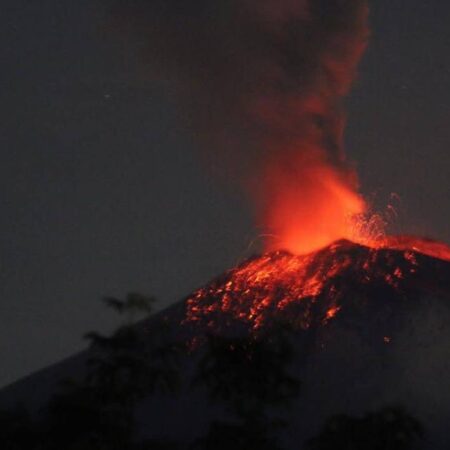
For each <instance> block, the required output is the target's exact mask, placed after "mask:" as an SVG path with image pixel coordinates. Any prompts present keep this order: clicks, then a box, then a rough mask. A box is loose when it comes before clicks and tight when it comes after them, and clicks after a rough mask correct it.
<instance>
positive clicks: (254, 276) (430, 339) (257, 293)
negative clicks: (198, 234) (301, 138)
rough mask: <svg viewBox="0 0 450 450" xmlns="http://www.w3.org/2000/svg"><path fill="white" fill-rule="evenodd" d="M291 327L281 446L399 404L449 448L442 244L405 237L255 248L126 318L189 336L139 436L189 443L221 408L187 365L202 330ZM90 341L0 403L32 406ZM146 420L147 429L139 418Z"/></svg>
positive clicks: (72, 370)
mask: <svg viewBox="0 0 450 450" xmlns="http://www.w3.org/2000/svg"><path fill="white" fill-rule="evenodd" d="M274 322H284V323H288V324H289V330H290V333H291V338H292V341H293V342H294V348H295V360H294V363H293V366H292V370H293V373H295V376H296V377H298V379H299V380H300V381H301V394H300V396H299V399H298V401H296V403H295V405H294V407H293V409H292V410H291V411H290V412H289V419H288V422H289V423H290V425H291V427H290V428H289V430H288V431H287V434H286V435H285V436H284V439H285V442H286V448H301V447H299V445H301V444H300V443H301V442H304V441H305V439H307V438H309V437H311V436H312V435H314V434H315V433H316V432H317V430H318V429H319V428H320V426H321V425H322V424H323V422H324V420H325V419H326V418H327V417H329V416H330V415H332V414H338V413H347V414H354V415H358V414H363V413H365V412H367V411H370V410H373V409H376V408H380V407H383V406H386V405H392V404H400V405H402V406H403V407H405V408H407V409H408V410H409V411H411V413H412V414H413V415H414V416H415V417H417V418H418V419H419V420H420V421H421V422H422V423H423V424H424V427H425V429H426V430H427V434H426V436H427V437H426V442H425V443H424V445H425V447H424V448H430V449H448V448H450V437H449V436H450V435H449V433H448V431H447V428H448V423H450V390H449V389H448V380H449V379H450V345H449V344H450V327H449V325H448V324H449V323H450V248H449V247H447V246H446V245H445V244H441V243H437V242H433V241H429V240H425V239H417V238H413V237H402V238H389V239H388V240H385V242H384V243H383V244H382V245H381V244H380V245H379V246H378V247H376V248H375V247H368V246H364V245H359V244H355V243H353V242H349V241H345V240H342V241H337V242H335V243H333V244H332V245H330V246H328V247H326V248H324V249H322V250H319V251H316V252H313V253H311V254H308V255H300V256H299V255H292V254H290V253H288V252H285V251H275V252H269V253H266V254H263V255H260V256H254V257H252V258H249V259H248V260H246V261H244V262H243V263H241V264H240V265H238V266H237V267H235V268H233V269H231V270H229V271H227V272H226V273H224V274H222V275H220V276H219V277H217V278H216V279H214V280H212V281H211V282H210V283H209V284H207V285H205V286H204V287H202V288H200V289H198V290H196V291H195V292H193V293H192V294H191V295H189V296H188V297H186V298H185V299H184V300H182V301H181V302H179V303H178V304H176V305H174V306H172V307H170V308H168V309H167V310H165V311H162V312H160V313H158V314H156V315H154V316H152V317H151V318H150V319H148V320H147V321H145V322H142V323H139V324H137V325H136V326H137V327H139V329H140V330H142V333H144V334H145V333H150V331H149V330H151V329H152V328H154V327H155V325H157V324H160V323H164V324H166V325H167V326H168V329H169V330H170V335H171V337H172V338H173V337H177V339H181V340H183V341H184V342H187V343H188V344H189V346H188V347H189V349H190V350H189V352H188V353H187V354H186V355H185V356H184V357H183V361H182V364H181V373H182V379H183V381H184V383H183V384H184V388H183V389H182V392H181V393H180V394H179V396H177V397H176V398H169V397H166V396H164V395H159V394H158V395H156V396H154V397H152V398H148V399H146V400H144V401H143V402H142V404H141V406H140V407H139V408H138V411H137V415H138V417H139V423H140V424H141V425H140V427H141V429H140V430H139V432H140V433H143V434H144V435H145V434H149V435H151V436H157V437H167V436H172V437H173V436H176V437H177V439H180V440H181V441H183V442H190V441H192V440H193V439H195V438H196V437H198V436H200V435H201V434H202V432H204V430H205V429H207V425H208V423H209V421H210V418H211V417H214V416H217V414H219V415H220V411H219V412H218V411H216V409H215V408H214V407H212V406H211V404H210V402H209V401H208V395H207V393H206V392H205V390H204V389H203V390H202V389H201V388H192V387H191V384H190V379H191V378H192V373H193V370H194V369H193V367H194V366H195V361H197V360H198V355H199V354H201V353H202V351H203V350H202V349H203V342H204V339H205V337H206V336H207V335H209V334H211V333H213V334H215V335H219V336H229V335H247V336H248V335H254V336H258V335H260V334H262V333H264V330H265V329H267V328H268V327H269V326H270V325H271V324H273V323H274ZM91 351H92V350H89V349H88V350H86V351H85V352H83V353H81V354H78V355H76V356H73V357H71V358H69V359H68V360H66V361H64V362H62V363H60V364H57V365H54V366H51V367H49V368H47V369H44V370H43V371H41V372H38V373H36V374H34V375H31V376H30V377H27V378H25V379H24V380H21V381H18V382H16V383H15V384H13V385H11V386H9V387H7V388H5V389H3V391H0V405H1V406H5V405H11V404H13V403H24V404H25V405H27V406H29V407H30V408H32V409H33V410H35V411H37V410H38V408H39V406H40V405H42V404H43V403H44V402H45V401H46V399H47V398H48V397H49V396H50V394H51V393H52V391H54V390H55V388H56V385H57V380H59V379H62V378H64V377H67V376H74V377H79V376H80V374H81V373H83V371H84V364H85V361H86V360H87V359H88V358H89V354H90V352H91ZM148 418H151V423H152V431H149V430H148V429H147V428H146V426H145V423H146V419H148Z"/></svg>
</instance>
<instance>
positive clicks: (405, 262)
mask: <svg viewBox="0 0 450 450" xmlns="http://www.w3.org/2000/svg"><path fill="white" fill-rule="evenodd" d="M442 245H443V246H445V244H442ZM447 251H449V252H450V248H449V247H447ZM423 258H424V256H423V255H421V254H420V253H418V252H415V251H411V250H397V249H388V248H382V249H375V248H370V247H367V246H361V245H358V244H354V243H352V242H349V241H339V242H336V243H334V244H332V245H331V246H328V247H326V248H324V249H322V250H320V251H318V252H314V253H311V254H309V255H292V254H290V253H288V252H283V251H276V252H271V253H266V254H264V255H262V256H260V257H257V258H253V259H250V260H248V261H247V262H244V263H243V264H242V265H240V266H238V267H236V268H234V269H232V270H230V271H229V272H228V273H226V274H225V275H224V276H222V277H220V278H218V279H217V280H215V281H213V282H212V283H211V284H209V285H208V286H206V287H204V288H202V289H199V290H198V291H196V292H195V293H194V294H193V295H192V296H191V297H190V298H188V299H187V301H186V322H190V323H202V324H204V325H206V326H207V327H211V328H213V329H214V330H216V331H217V330H218V329H220V328H221V327H224V326H225V327H226V326H227V324H229V323H235V322H236V321H238V322H241V323H242V324H244V325H245V326H248V327H250V329H252V330H254V331H257V330H259V329H260V328H261V327H264V325H265V324H266V323H267V322H268V321H270V320H272V318H273V316H274V314H276V317H278V318H281V319H283V318H285V319H286V320H287V321H288V322H290V323H291V324H293V325H295V326H296V327H299V328H303V329H306V328H309V327H311V326H312V325H314V324H317V325H327V324H328V323H329V322H330V321H332V320H335V319H336V317H338V316H339V314H340V312H341V310H342V309H344V308H345V302H346V301H349V299H350V301H351V299H352V298H354V296H355V295H357V294H356V293H357V292H358V291H360V290H361V289H365V288H364V286H369V285H373V286H377V287H376V289H382V290H383V292H385V293H386V292H393V291H394V292H398V291H402V290H403V289H404V288H406V289H409V288H411V286H412V285H413V283H414V280H415V279H416V278H417V277H418V276H419V277H420V261H423ZM342 280H346V281H345V283H344V284H342Z"/></svg>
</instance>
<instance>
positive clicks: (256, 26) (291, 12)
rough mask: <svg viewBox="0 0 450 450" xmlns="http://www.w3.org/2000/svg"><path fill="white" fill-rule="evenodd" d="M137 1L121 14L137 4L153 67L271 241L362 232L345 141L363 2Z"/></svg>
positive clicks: (289, 242) (314, 242)
mask: <svg viewBox="0 0 450 450" xmlns="http://www.w3.org/2000/svg"><path fill="white" fill-rule="evenodd" d="M124 3H125V2H124ZM131 4H132V5H133V6H130V3H129V2H128V3H127V4H126V6H123V7H122V10H121V11H120V13H121V17H124V12H125V13H128V12H129V11H130V8H134V11H133V13H132V14H131V16H132V17H133V18H134V19H133V21H132V28H133V30H134V31H133V32H134V33H136V30H140V31H141V32H142V33H144V36H145V39H144V40H145V42H147V43H148V48H147V54H148V55H149V64H150V66H151V68H152V70H153V73H154V75H155V76H157V77H160V78H161V79H163V80H165V81H167V80H169V81H170V82H172V86H174V88H175V91H176V94H177V96H178V98H179V99H180V106H181V107H182V112H183V116H184V117H185V119H186V121H187V122H188V124H189V126H190V127H191V129H192V130H193V131H194V132H195V134H196V136H197V137H198V138H199V139H200V141H201V144H202V148H203V149H205V150H206V153H207V154H209V155H211V154H212V155H213V158H212V159H213V160H215V161H216V162H217V161H219V163H220V164H219V165H220V166H225V167H227V171H228V173H227V178H229V179H230V178H232V179H235V180H236V181H237V182H239V183H241V185H242V186H244V187H245V189H246V191H247V193H249V196H250V198H251V199H252V201H253V203H254V204H255V205H256V208H255V209H256V214H257V217H258V225H260V226H261V228H262V230H263V232H264V233H265V234H267V235H270V236H271V237H270V238H268V239H267V243H266V244H267V245H266V246H267V247H268V248H269V249H274V248H284V249H287V250H290V251H292V252H295V253H305V252H309V251H312V250H316V249H318V248H320V247H323V246H325V245H327V244H330V243H331V242H333V241H335V240H337V239H340V238H347V239H353V240H360V239H359V236H355V235H354V234H355V233H354V232H353V231H352V230H354V227H353V226H352V224H351V222H352V218H353V217H354V216H357V215H359V214H361V213H363V212H364V210H365V205H364V201H363V200H362V198H361V197H360V196H359V195H358V194H357V193H356V189H357V180H356V176H355V174H354V173H353V171H352V170H351V168H350V167H349V166H348V165H347V163H346V161H345V155H344V152H343V149H342V141H343V139H342V138H343V128H344V122H345V118H344V114H343V111H342V105H341V101H342V99H343V97H344V96H345V95H346V94H347V93H348V91H349V88H350V86H351V83H352V80H353V79H354V75H355V71H356V66H357V63H358V61H359V59H360V57H361V55H362V53H363V51H364V49H365V46H366V40H367V36H368V28H367V12H368V11H367V5H366V2H365V1H364V0H234V1H233V0H230V1H227V2H224V1H211V0H196V1H194V2H181V1H177V0H154V1H152V2H144V1H142V0H138V1H134V2H131ZM128 17H130V15H128ZM138 33H139V31H138ZM230 171H231V174H232V175H233V176H230Z"/></svg>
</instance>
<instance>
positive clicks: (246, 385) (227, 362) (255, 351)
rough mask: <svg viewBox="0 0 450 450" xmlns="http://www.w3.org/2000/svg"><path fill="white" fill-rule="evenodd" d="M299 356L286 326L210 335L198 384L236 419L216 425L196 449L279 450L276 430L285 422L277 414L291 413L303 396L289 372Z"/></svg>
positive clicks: (216, 422)
mask: <svg viewBox="0 0 450 450" xmlns="http://www.w3.org/2000/svg"><path fill="white" fill-rule="evenodd" d="M293 356H294V352H293V348H292V345H291V342H290V340H289V335H288V329H287V328H286V327H285V326H281V325H280V324H277V325H276V326H275V325H274V326H273V327H271V328H267V329H266V330H265V331H264V332H263V333H261V334H258V335H255V334H251V333H250V334H249V335H246V336H244V337H224V336H218V335H213V334H210V335H208V336H207V342H206V349H205V353H204V354H203V357H202V358H201V360H200V362H199V365H198V371H197V374H196V376H195V378H194V384H203V385H205V386H206V387H207V389H208V392H209V395H210V399H211V401H212V402H214V403H218V404H221V405H223V406H225V408H226V410H227V411H228V413H230V414H231V416H232V417H233V419H232V420H231V421H230V420H218V421H215V422H213V423H212V424H211V426H210V428H209V431H208V434H207V435H206V436H205V437H204V438H201V439H199V440H197V441H196V442H195V443H194V444H193V448H198V449H205V450H206V449H222V448H223V449H225V448H233V449H248V448H259V449H277V448H279V444H278V442H277V439H276V431H277V430H279V429H280V428H282V427H283V426H284V425H285V423H284V422H283V421H282V420H280V419H279V418H277V417H276V416H275V413H274V410H276V409H277V408H278V409H279V408H281V409H285V408H287V407H288V406H289V405H290V403H291V402H292V401H293V399H295V397H296V396H297V394H298V391H299V382H298V380H297V379H296V378H295V377H293V376H292V375H291V374H290V373H289V365H290V364H291V362H292V360H293Z"/></svg>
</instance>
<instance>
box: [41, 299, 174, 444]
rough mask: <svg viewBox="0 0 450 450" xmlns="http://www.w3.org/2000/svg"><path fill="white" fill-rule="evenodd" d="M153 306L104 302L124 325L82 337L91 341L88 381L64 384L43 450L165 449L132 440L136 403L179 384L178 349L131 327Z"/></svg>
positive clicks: (157, 333) (156, 332)
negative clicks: (118, 315) (110, 330)
mask: <svg viewBox="0 0 450 450" xmlns="http://www.w3.org/2000/svg"><path fill="white" fill-rule="evenodd" d="M153 301H154V300H153V298H149V297H145V296H142V295H140V294H135V293H131V294H128V295H127V297H126V299H125V300H124V301H122V300H119V299H116V298H106V299H105V303H106V304H107V305H108V306H109V307H112V308H113V309H114V310H115V311H117V312H118V313H119V314H120V315H121V316H122V317H124V319H125V320H124V323H123V324H122V325H121V326H120V327H119V328H118V329H117V330H116V331H115V332H114V333H113V334H112V335H111V336H104V335H102V334H99V333H97V332H90V333H88V334H87V335H86V339H88V341H89V342H90V350H89V354H90V357H89V359H88V362H87V373H86V376H85V378H84V379H83V380H81V381H66V382H65V384H64V385H63V387H62V389H61V390H60V392H58V393H57V394H56V395H54V396H53V398H52V399H51V401H50V402H49V405H48V408H47V417H48V419H47V421H46V422H45V424H44V427H45V432H44V433H43V436H44V438H43V447H42V448H45V449H49V450H50V449H55V450H56V449H61V448H65V449H70V450H78V449H83V450H90V449H95V450H103V449H105V450H128V449H130V450H131V449H133V450H138V449H150V448H155V449H156V448H163V447H161V443H156V442H151V441H147V442H135V441H134V440H133V433H134V431H135V430H134V410H135V407H136V405H137V403H138V402H139V401H140V400H142V399H144V398H145V397H147V396H149V395H151V394H153V393H154V392H155V391H160V390H164V391H167V392H173V391H174V390H175V389H176V387H177V382H178V371H177V354H178V349H177V347H176V345H174V344H172V343H171V342H170V340H165V339H164V338H161V333H163V331H164V330H162V329H161V328H160V327H159V328H157V329H152V330H150V331H149V330H147V329H145V327H142V326H140V324H139V323H138V324H136V323H135V318H136V316H140V317H144V318H147V317H148V316H149V315H150V313H151V311H152V309H151V305H152V303H153ZM157 340H158V342H157ZM166 447H167V446H166Z"/></svg>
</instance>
